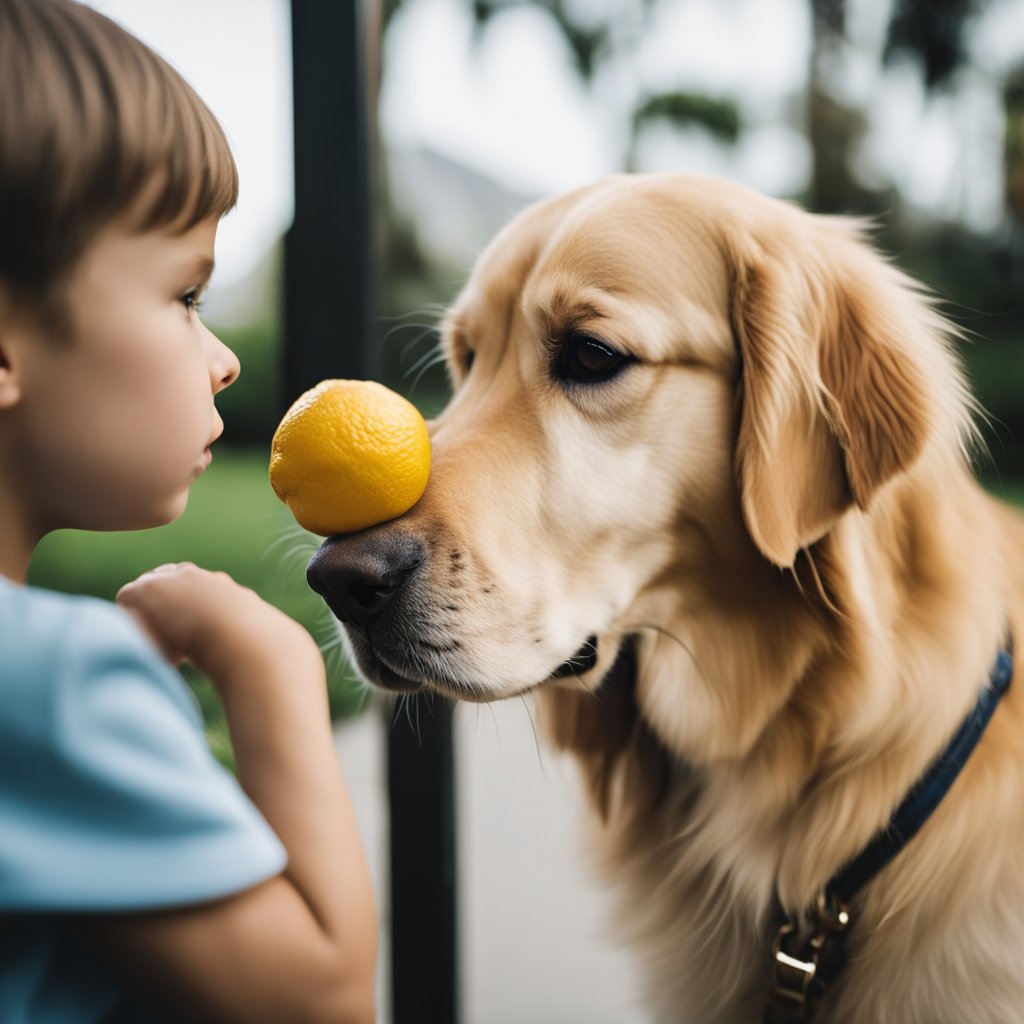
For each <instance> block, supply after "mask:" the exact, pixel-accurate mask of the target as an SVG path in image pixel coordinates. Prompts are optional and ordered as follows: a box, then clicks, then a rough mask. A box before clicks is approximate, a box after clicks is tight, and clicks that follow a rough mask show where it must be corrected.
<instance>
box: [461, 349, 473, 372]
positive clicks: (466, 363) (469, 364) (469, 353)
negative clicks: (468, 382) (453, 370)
mask: <svg viewBox="0 0 1024 1024" xmlns="http://www.w3.org/2000/svg"><path fill="white" fill-rule="evenodd" d="M475 356H476V353H475V352H474V351H473V350H472V349H471V348H467V349H466V351H465V352H463V353H462V369H463V371H464V372H465V373H469V371H470V370H472V369H473V358H474V357H475Z"/></svg>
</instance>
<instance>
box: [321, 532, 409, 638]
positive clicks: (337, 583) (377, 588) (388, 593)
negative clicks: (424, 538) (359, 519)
mask: <svg viewBox="0 0 1024 1024" xmlns="http://www.w3.org/2000/svg"><path fill="white" fill-rule="evenodd" d="M425 559H426V551H425V549H424V547H423V544H422V543H421V542H420V541H419V540H418V539H417V538H416V537H412V536H410V535H409V534H407V533H398V532H396V531H393V530H391V531H388V530H366V531H364V532H362V533H356V534H352V535H350V536H347V537H330V538H328V539H327V540H325V541H324V542H323V544H321V545H320V547H319V549H318V550H317V552H316V554H315V555H313V557H312V559H310V562H309V565H308V566H307V568H306V579H307V581H308V582H309V585H310V586H311V587H312V588H313V589H314V590H315V591H316V592H317V593H318V594H319V595H320V596H321V597H322V598H323V599H324V600H325V601H326V602H327V605H328V607H329V608H330V609H331V611H332V612H334V614H335V615H336V616H337V617H338V618H339V619H340V620H341V621H342V622H347V623H350V624H352V625H356V626H360V627H362V628H364V629H365V628H366V626H367V624H368V623H369V622H370V620H371V619H373V618H374V617H375V616H377V615H379V614H380V613H381V612H383V611H384V609H385V608H387V606H388V604H390V602H391V600H392V599H393V598H394V596H395V595H396V594H397V593H398V592H399V591H400V590H401V589H402V587H403V585H404V584H405V583H406V581H407V580H408V579H409V577H410V576H411V575H412V574H413V573H414V572H415V571H416V570H417V569H418V568H419V567H420V566H421V565H422V564H423V562H424V560H425Z"/></svg>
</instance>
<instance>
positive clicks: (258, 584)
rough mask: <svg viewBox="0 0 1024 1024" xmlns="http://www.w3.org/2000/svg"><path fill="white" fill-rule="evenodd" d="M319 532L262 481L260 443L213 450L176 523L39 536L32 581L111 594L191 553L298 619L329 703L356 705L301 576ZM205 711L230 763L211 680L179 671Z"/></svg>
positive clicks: (323, 616) (333, 637)
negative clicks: (317, 657) (324, 679)
mask: <svg viewBox="0 0 1024 1024" xmlns="http://www.w3.org/2000/svg"><path fill="white" fill-rule="evenodd" d="M318 543H319V538H317V537H314V536H312V535H311V534H308V533H306V532H305V531H303V530H301V529H300V528H299V527H298V526H296V524H295V522H294V520H293V519H292V518H291V515H290V513H289V512H288V510H287V509H286V508H285V506H284V505H282V504H281V503H280V502H279V501H278V500H277V498H276V497H275V496H274V493H273V491H272V490H271V489H270V484H269V482H268V481H267V453H266V451H263V450H256V449H249V450H232V449H223V448H219V447H218V449H217V450H216V454H215V456H214V461H213V465H212V466H211V467H210V468H209V469H208V470H207V471H206V472H205V473H204V474H203V475H202V476H201V477H200V478H199V480H198V481H196V483H195V485H194V486H193V488H192V493H191V496H190V498H189V505H188V509H187V510H186V511H185V514H184V515H183V516H182V517H181V518H180V519H179V520H178V521H177V522H175V523H172V524H170V525H169V526H164V527H160V528H159V529H155V530H140V531H138V532H135V533H103V534H98V533H84V532H80V531H77V530H61V531H59V532H57V533H54V534H51V535H50V536H48V537H47V538H45V540H44V541H43V543H42V544H41V545H40V546H39V549H38V551H37V552H36V555H35V557H34V558H33V560H32V566H31V568H30V571H29V582H30V583H32V584H34V585H36V586H41V587H49V588H51V589H53V590H61V591H65V592H67V593H76V594H92V595H95V596H97V597H104V598H108V599H112V598H113V597H114V595H115V594H116V593H117V591H118V589H119V588H120V587H121V585H122V584H123V583H126V582H127V581H128V580H131V579H134V578H135V577H136V576H138V575H139V574H140V573H143V572H145V571H146V570H147V569H151V568H152V567H153V566H155V565H159V564H160V563H162V562H186V561H187V562H195V563H196V564H197V565H201V566H203V567H204V568H208V569H220V570H223V571H225V572H228V573H230V574H231V575H232V576H233V577H234V578H235V579H236V580H238V582H239V583H243V584H245V585H246V586H249V587H252V588H253V590H255V591H256V592H257V593H259V594H260V595H261V596H262V597H264V598H265V599H266V600H267V601H269V602H270V603H271V604H274V605H276V606H277V607H278V608H280V609H282V610H283V611H285V612H287V613H288V614H289V615H291V616H292V617H293V618H295V619H297V620H298V621H299V622H301V623H302V624H303V625H304V626H305V627H306V628H307V629H308V630H309V631H310V633H312V634H313V636H314V638H315V639H316V641H317V642H318V643H319V644H320V646H321V649H323V650H324V652H325V660H326V662H327V668H328V688H329V695H330V698H331V712H332V714H333V715H334V716H335V717H336V718H341V717H346V716H349V715H353V714H356V713H358V712H359V711H360V710H362V709H363V707H364V706H365V704H366V700H367V697H366V691H365V689H364V687H363V684H362V683H360V682H359V681H358V680H357V678H356V675H355V673H354V671H353V670H352V668H351V666H350V665H349V664H348V661H347V659H346V658H345V656H344V654H343V652H342V650H341V648H340V646H339V644H338V640H337V633H336V630H335V626H334V622H333V619H332V617H331V615H330V613H329V612H328V610H327V608H326V607H325V606H324V604H323V602H322V601H321V600H320V598H319V597H317V595H316V594H314V593H312V591H310V590H309V588H308V587H307V586H306V577H305V568H306V562H307V561H308V559H309V556H310V555H311V554H312V553H313V551H314V550H315V549H316V547H317V545H318ZM186 678H188V680H189V682H190V684H192V686H193V689H194V690H195V692H196V694H197V696H198V698H199V703H200V705H201V706H202V708H203V714H204V716H205V718H206V724H207V735H208V738H209V740H210V745H211V747H212V748H213V750H214V752H215V753H216V754H217V756H218V757H220V758H221V760H222V761H224V762H225V763H226V764H231V760H232V759H231V753H230V750H231V748H230V742H229V741H228V737H227V729H226V724H225V721H224V716H223V712H222V710H221V707H220V703H219V702H218V700H217V698H216V695H215V694H214V691H213V688H212V686H211V685H210V683H209V681H208V680H205V679H203V678H202V677H200V676H199V675H198V673H195V672H192V671H186Z"/></svg>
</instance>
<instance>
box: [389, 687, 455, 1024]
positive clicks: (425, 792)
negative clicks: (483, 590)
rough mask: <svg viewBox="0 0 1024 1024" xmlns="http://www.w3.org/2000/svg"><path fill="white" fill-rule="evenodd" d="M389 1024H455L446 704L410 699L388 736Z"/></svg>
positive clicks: (451, 775) (449, 725) (449, 722)
mask: <svg viewBox="0 0 1024 1024" xmlns="http://www.w3.org/2000/svg"><path fill="white" fill-rule="evenodd" d="M388 736H389V738H388V795H389V799H390V805H391V925H392V929H393V933H392V937H391V961H392V963H391V979H392V985H391V998H392V1003H393V1011H394V1015H393V1021H394V1024H455V1022H456V1021H457V1020H458V1019H459V1015H458V991H457V976H458V972H457V969H456V950H457V949H458V944H457V935H456V919H455V908H456V900H455V896H456V893H455V863H456V862H455V801H454V796H453V792H454V786H453V782H454V767H453V756H452V706H451V704H450V703H449V702H448V701H447V700H444V699H443V698H440V697H438V698H435V699H430V698H426V697H417V698H413V699H412V700H411V701H410V702H409V703H408V705H405V706H403V707H400V708H398V709H397V710H396V712H395V715H394V718H393V720H392V723H391V731H390V733H389V734H388Z"/></svg>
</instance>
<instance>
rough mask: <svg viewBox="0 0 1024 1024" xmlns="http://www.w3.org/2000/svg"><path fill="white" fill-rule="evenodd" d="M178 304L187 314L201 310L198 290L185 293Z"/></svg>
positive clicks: (200, 298)
mask: <svg viewBox="0 0 1024 1024" xmlns="http://www.w3.org/2000/svg"><path fill="white" fill-rule="evenodd" d="M180 302H181V304H182V305H183V306H184V307H185V309H186V310H188V312H189V313H198V312H199V310H201V309H202V308H203V299H202V295H201V293H200V291H199V289H198V288H193V289H192V290H191V291H188V292H185V294H184V295H182V297H181V299H180Z"/></svg>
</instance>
